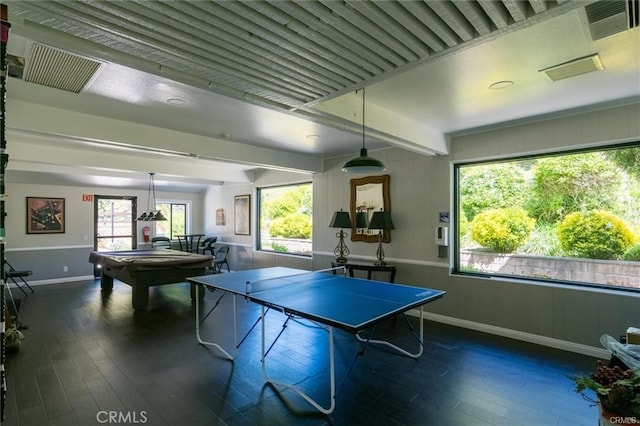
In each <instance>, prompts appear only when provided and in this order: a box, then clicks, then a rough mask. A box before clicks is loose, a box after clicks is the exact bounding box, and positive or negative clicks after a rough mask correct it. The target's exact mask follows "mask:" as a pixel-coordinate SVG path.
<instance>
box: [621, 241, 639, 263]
mask: <svg viewBox="0 0 640 426" xmlns="http://www.w3.org/2000/svg"><path fill="white" fill-rule="evenodd" d="M622 259H623V260H631V261H635V262H640V244H636V245H635V246H631V248H630V249H629V250H627V251H626V252H624V255H623V256H622Z"/></svg>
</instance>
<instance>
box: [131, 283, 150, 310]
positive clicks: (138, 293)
mask: <svg viewBox="0 0 640 426" xmlns="http://www.w3.org/2000/svg"><path fill="white" fill-rule="evenodd" d="M148 304H149V286H147V285H144V284H139V283H136V285H134V286H131V306H132V307H133V309H134V310H136V311H141V310H145V309H147V305H148Z"/></svg>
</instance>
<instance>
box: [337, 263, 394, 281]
mask: <svg viewBox="0 0 640 426" xmlns="http://www.w3.org/2000/svg"><path fill="white" fill-rule="evenodd" d="M339 266H344V267H345V268H346V269H347V271H349V276H350V277H353V271H367V279H368V280H370V279H371V273H372V272H374V271H376V272H378V271H379V272H389V282H390V283H392V282H394V281H395V279H396V267H395V265H391V264H388V263H386V264H384V265H376V264H375V263H371V262H352V261H348V262H347V263H338V262H331V267H332V268H336V267H339ZM334 273H335V271H334Z"/></svg>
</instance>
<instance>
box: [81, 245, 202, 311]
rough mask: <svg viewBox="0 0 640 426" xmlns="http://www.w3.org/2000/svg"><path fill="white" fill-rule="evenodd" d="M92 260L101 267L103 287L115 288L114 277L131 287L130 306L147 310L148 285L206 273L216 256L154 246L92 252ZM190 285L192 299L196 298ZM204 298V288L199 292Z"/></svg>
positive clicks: (90, 256)
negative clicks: (149, 248) (147, 248)
mask: <svg viewBox="0 0 640 426" xmlns="http://www.w3.org/2000/svg"><path fill="white" fill-rule="evenodd" d="M89 262H91V263H93V264H94V265H96V266H97V267H98V268H100V288H101V289H102V291H105V292H108V291H111V290H112V289H113V279H114V278H115V279H117V280H119V281H122V282H123V283H125V284H128V285H130V286H131V289H132V292H131V293H132V295H131V305H132V306H133V309H135V310H144V309H146V308H147V305H148V304H149V287H152V286H157V285H164V284H174V283H181V282H185V281H186V279H187V277H195V276H200V275H205V274H206V272H207V267H210V266H212V264H213V256H210V255H201V254H195V253H187V252H183V251H177V250H167V249H155V250H154V249H151V250H128V251H108V252H97V251H94V252H91V254H90V255H89ZM194 286H195V284H191V298H192V299H194V298H195V294H196V292H195V287H194ZM198 294H200V296H201V298H202V297H203V296H204V291H202V290H201V291H199V292H198Z"/></svg>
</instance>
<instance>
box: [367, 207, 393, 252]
mask: <svg viewBox="0 0 640 426" xmlns="http://www.w3.org/2000/svg"><path fill="white" fill-rule="evenodd" d="M369 229H377V230H378V250H377V251H376V258H377V259H378V260H376V265H385V264H386V263H385V261H384V250H383V249H382V233H383V232H384V231H387V230H390V229H394V226H393V222H392V221H391V213H390V212H385V211H383V210H382V209H380V211H379V212H373V216H372V217H371V222H369Z"/></svg>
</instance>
